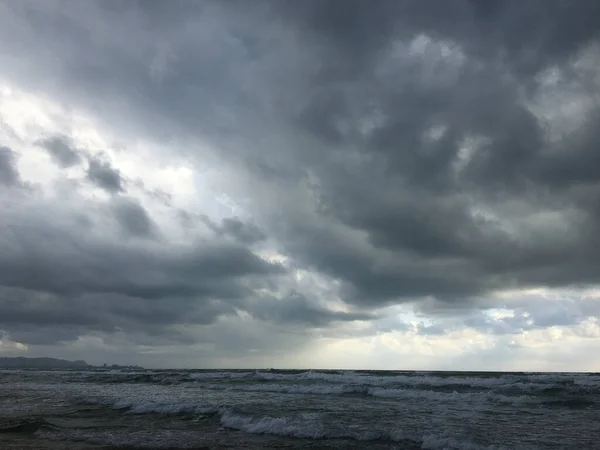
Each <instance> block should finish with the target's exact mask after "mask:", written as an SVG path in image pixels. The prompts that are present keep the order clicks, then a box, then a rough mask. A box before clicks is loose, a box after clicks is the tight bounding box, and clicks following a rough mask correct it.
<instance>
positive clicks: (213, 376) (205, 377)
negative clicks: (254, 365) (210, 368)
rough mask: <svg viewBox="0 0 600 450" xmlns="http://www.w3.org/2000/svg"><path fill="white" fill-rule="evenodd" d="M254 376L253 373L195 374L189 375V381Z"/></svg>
mask: <svg viewBox="0 0 600 450" xmlns="http://www.w3.org/2000/svg"><path fill="white" fill-rule="evenodd" d="M253 375H254V372H196V373H191V374H190V375H189V378H190V379H191V380H214V379H237V378H247V377H251V376H253Z"/></svg>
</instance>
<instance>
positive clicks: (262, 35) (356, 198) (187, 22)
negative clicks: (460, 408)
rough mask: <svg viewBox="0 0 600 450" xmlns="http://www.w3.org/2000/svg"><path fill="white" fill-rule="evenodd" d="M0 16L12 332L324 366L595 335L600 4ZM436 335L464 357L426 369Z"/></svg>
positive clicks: (438, 1)
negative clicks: (347, 355) (447, 355)
mask: <svg viewBox="0 0 600 450" xmlns="http://www.w3.org/2000/svg"><path fill="white" fill-rule="evenodd" d="M0 17H2V19H0V42H2V44H0V66H1V67H3V68H4V69H2V71H0V83H1V84H2V91H0V92H1V94H2V97H1V101H2V105H1V106H0V132H1V133H0V137H1V138H2V141H0V146H1V148H0V198H1V200H2V202H3V211H4V213H3V214H2V217H1V218H0V230H1V232H0V250H1V251H0V313H1V314H0V330H3V331H4V332H5V333H6V335H7V336H8V338H6V339H5V340H6V341H7V342H8V340H9V339H10V341H11V342H18V343H22V344H26V345H29V346H31V348H32V349H38V351H39V352H50V351H56V350H57V349H59V350H60V351H63V352H77V351H80V352H86V351H88V352H92V353H93V351H96V352H102V351H109V350H107V349H109V348H112V347H111V345H112V344H109V343H110V342H113V341H114V340H115V339H117V340H119V339H120V340H121V341H122V342H123V343H124V344H123V346H125V347H127V348H128V350H127V351H125V350H121V353H119V352H118V351H116V350H115V351H113V350H110V352H113V353H110V354H111V355H112V357H114V358H123V359H125V358H127V357H133V356H132V355H134V354H136V352H138V353H137V356H136V358H138V360H140V361H142V360H143V361H147V360H146V359H144V358H145V357H143V356H140V353H139V352H141V351H142V350H143V351H148V352H155V354H156V355H161V349H165V348H167V347H168V346H170V345H180V347H179V348H180V350H181V355H180V356H179V357H180V358H181V359H180V360H179V361H180V362H178V360H170V359H169V360H168V359H164V358H165V357H164V355H163V356H156V358H157V359H156V360H154V361H151V364H158V365H160V364H169V363H170V364H180V363H181V361H184V360H186V359H187V358H188V356H186V355H189V354H191V353H192V352H199V351H200V350H199V349H200V347H201V346H202V345H208V347H202V348H204V350H202V351H204V352H205V353H203V354H202V355H203V357H209V358H210V361H211V362H210V363H207V364H209V365H210V364H214V365H218V364H234V365H235V364H238V365H244V364H263V363H264V362H265V361H268V362H269V363H270V364H268V365H277V362H280V363H281V364H289V365H294V361H296V365H298V364H300V365H304V364H317V365H318V364H320V363H322V362H324V361H328V359H327V358H329V356H327V355H333V354H338V353H339V352H343V350H341V349H342V348H343V346H344V345H346V344H347V343H349V342H354V340H356V339H359V340H361V341H360V342H361V343H362V345H367V344H365V343H366V342H373V341H372V339H379V340H378V341H377V344H373V345H375V347H372V346H371V347H370V348H371V350H368V351H367V350H365V351H366V353H365V355H364V356H363V357H362V358H363V359H362V360H360V361H356V363H354V362H352V361H350V360H348V359H344V358H341V359H339V363H340V364H346V365H348V364H351V365H360V364H365V365H370V366H373V367H380V366H382V365H385V364H384V361H385V360H386V358H387V357H386V356H385V355H387V354H388V352H389V351H392V352H394V351H396V352H397V355H403V357H406V355H409V356H410V355H412V356H413V357H414V358H415V359H414V361H415V363H414V364H415V365H419V364H420V365H421V366H423V365H426V366H428V367H429V366H431V367H435V366H436V364H437V366H439V367H442V366H444V367H449V366H452V367H458V366H460V364H461V362H460V361H464V363H463V364H464V365H465V366H467V365H469V364H472V363H471V362H469V361H470V359H469V358H476V355H478V354H482V355H483V354H484V353H485V354H487V353H486V352H491V353H490V354H491V355H492V356H491V357H490V358H492V359H493V355H496V356H497V364H498V366H499V367H507V366H506V364H508V363H507V361H509V360H510V359H511V358H513V357H514V358H517V359H518V358H526V357H529V356H524V355H525V354H526V353H524V352H525V350H523V349H526V348H529V347H528V345H529V344H527V342H534V341H535V339H538V338H537V337H535V336H537V335H535V333H544V332H548V333H554V332H555V331H556V330H560V333H563V334H562V336H563V338H564V339H563V338H561V339H562V340H561V339H558V340H557V339H546V340H544V339H545V338H543V336H542V335H540V336H542V337H539V339H541V342H545V344H544V345H558V346H560V345H563V344H564V345H567V344H565V342H566V340H567V338H566V337H564V336H567V335H568V336H571V337H573V339H580V341H581V343H582V344H581V345H582V346H584V347H585V346H586V345H588V344H589V343H590V342H591V343H592V344H593V345H596V342H597V340H596V339H595V338H597V330H598V320H597V317H598V315H597V309H595V308H593V307H591V306H590V305H593V300H589V299H590V298H595V297H594V295H595V294H593V292H595V291H594V289H595V287H596V286H597V284H598V282H599V281H600V270H599V269H600V258H599V257H598V255H597V252H596V251H595V248H597V247H598V245H600V239H599V238H598V236H597V233H596V232H595V231H596V230H597V229H599V228H600V208H599V207H598V199H599V198H600V171H599V169H598V167H600V156H598V155H600V153H598V149H597V147H598V144H599V143H600V133H599V132H598V127H597V126H596V123H597V121H598V120H597V118H598V116H599V111H600V109H598V104H599V103H598V100H599V98H598V92H600V91H599V90H598V88H599V87H600V72H599V70H598V67H597V64H596V63H595V61H597V60H598V58H599V57H600V31H599V30H600V6H598V5H596V3H594V2H591V1H584V0H581V1H570V2H567V1H562V0H547V1H541V0H527V1H519V2H517V1H512V0H510V1H506V0H505V1H488V2H485V4H483V3H482V4H480V3H479V2H474V1H468V0H460V1H456V2H452V3H451V4H450V3H449V2H445V1H442V0H427V1H412V0H407V1H401V2H400V1H387V0H378V1H376V2H369V3H368V4H367V2H363V1H354V0H343V1H342V0H339V1H336V0H331V1H326V2H323V1H317V0H314V1H313V0H308V1H303V2H275V1H269V0H265V1H258V2H253V3H252V4H251V5H250V4H249V3H248V4H247V3H245V2H229V3H222V2H213V1H205V2H200V3H188V2H169V3H168V5H167V4H165V3H163V2H154V1H148V2H135V3H127V4H117V3H106V2H84V3H82V2H75V1H68V2H54V1H48V2H43V3H40V2H33V1H23V2H2V3H0ZM42 69H43V70H42ZM531 292H536V293H537V294H536V295H530V294H524V293H531ZM584 292H585V293H586V294H585V295H584V294H583V293H584ZM553 296H559V297H560V298H559V299H558V300H555V301H554V300H552V301H551V300H549V298H553ZM519 299H520V300H519ZM523 299H526V301H525V300H523ZM553 301H554V303H552V302H553ZM519 302H521V303H519ZM523 302H524V303H523ZM556 305H560V307H558V306H556ZM553 308H556V309H553ZM499 311H500V312H499ZM502 311H503V312H502ZM548 311H552V312H548ZM233 330H236V331H235V333H234V331H233ZM552 330H554V331H552ZM582 330H583V331H582ZM265 333H270V334H271V335H273V336H275V335H276V336H278V337H279V338H278V339H280V340H279V344H280V345H279V344H278V345H274V344H273V343H269V338H268V337H265V336H266V334H265ZM456 333H459V334H460V333H463V334H461V335H458V334H456ZM464 333H472V335H471V336H470V337H469V336H467V335H465V334H464ZM263 334H264V336H263ZM234 335H235V336H236V337H235V339H232V338H231V337H232V336H234ZM533 335H535V336H534V337H531V336H533ZM243 336H247V337H246V338H245V337H243ZM382 336H385V337H386V339H388V338H389V339H395V340H396V341H394V342H396V344H390V342H392V341H389V339H388V341H385V340H382V339H383V337H382ZM473 336H478V337H477V338H474V337H473ZM86 339H87V340H86ZM90 339H96V340H97V341H93V342H100V344H98V345H96V344H91V343H90V342H92V341H90ZM474 339H475V340H477V339H479V340H480V341H481V342H487V344H485V345H484V344H482V345H483V347H481V348H480V347H477V348H472V349H470V350H464V351H460V349H459V348H460V346H461V345H463V347H464V345H465V343H466V342H473V340H474ZM528 339H529V340H528ZM569 339H570V338H569ZM271 340H272V339H271ZM370 340H371V341H370ZM121 341H119V342H121ZM554 341H557V342H556V343H554V344H552V342H554ZM580 341H577V342H580ZM86 342H87V344H86ZM344 342H345V343H346V344H344ZM386 342H387V343H386ZM402 342H405V343H408V342H410V343H411V344H410V345H409V344H406V345H408V346H409V350H402V349H401V348H402V345H404V344H401V343H402ZM424 342H427V344H424ZM535 342H537V341H535ZM78 343H79V344H78ZM452 343H454V344H452ZM461 343H462V344H461ZM42 344H43V345H42ZM44 345H46V346H48V347H47V348H46V347H44ZM78 345H80V346H81V347H77V346H78ZM86 345H87V346H88V347H89V346H90V345H91V346H92V347H93V348H92V347H89V348H88V347H86ZM94 345H95V347H94ZM114 345H115V346H116V345H117V344H114ZM369 345H371V344H369ZM427 345H428V346H430V348H432V347H436V348H438V350H436V351H437V352H441V353H440V355H441V354H443V352H444V351H447V350H443V349H444V348H446V349H447V348H450V347H452V345H455V347H456V348H457V349H458V350H456V358H458V359H457V360H456V361H458V362H448V361H444V360H443V359H442V358H441V356H439V358H438V356H436V355H437V353H436V352H434V354H432V360H431V361H432V362H430V361H429V360H427V361H424V360H423V359H422V358H421V356H422V353H423V352H424V351H425V350H424V348H425V347H427ZM531 345H533V344H531ZM536 345H537V344H536ZM590 345H591V344H590ZM197 346H200V347H197ZM210 346H212V347H210ZM389 346H391V347H389ZM424 346H425V347H424ZM448 346H450V347H448ZM13 347H14V346H13ZM13 347H11V348H13ZM367 347H368V346H367ZM367 347H365V348H367ZM388 347H389V348H391V349H392V350H389V349H388ZM484 347H485V348H484ZM6 348H8V344H7V346H6ZM77 348H80V350H77ZM86 348H87V350H86ZM186 348H187V349H188V350H186ZM452 348H454V347H452ZM464 348H466V347H464ZM557 348H558V347H557ZM1 349H2V347H1V346H0V350H1ZM209 349H212V350H209ZM327 349H329V350H327ZM394 349H395V350H394ZM288 350H289V352H290V354H291V355H296V360H294V359H293V357H292V356H290V357H289V358H291V359H287V360H286V359H285V358H284V359H282V356H281V354H282V353H281V352H284V353H285V352H286V351H288ZM11 351H12V350H11ZM186 351H187V352H188V353H185V352H186ZM527 351H529V350H527ZM327 352H330V353H327ZM369 352H371V353H373V354H378V355H380V359H379V360H375V361H374V360H372V359H370V357H369V356H366V355H368V354H369ZM402 352H404V353H402ZM482 352H483V353H482ZM510 352H513V353H512V356H510V355H511V353H510ZM542 353H543V352H542V351H541V350H540V354H542ZM196 354H199V353H196ZM98 355H100V353H98ZM103 355H104V354H103ZM253 355H256V356H253ZM307 355H312V356H307ZM315 355H316V356H315ZM318 355H321V356H318ZM420 355H421V356H420ZM507 355H508V356H507ZM140 358H141V359H140ZM161 358H162V359H161ZM227 358H232V359H227ZM236 358H237V359H236ZM244 358H245V359H244ZM253 358H254V359H253ZM319 358H321V359H319ZM460 358H463V359H462V360H461V359H460ZM436 360H437V361H438V362H439V364H438V363H436V362H435V361H436ZM235 361H237V363H236V362H235ZM523 361H526V359H523ZM544 361H545V360H544V359H543V358H541V359H540V362H539V367H545V368H548V367H550V366H545V365H544V364H546V363H545V362H544ZM503 364H504V366H503ZM523 364H525V362H523ZM582 364H584V362H583V360H582ZM511 367H512V366H511ZM581 367H584V366H583V365H582V366H581ZM550 368H552V367H550Z"/></svg>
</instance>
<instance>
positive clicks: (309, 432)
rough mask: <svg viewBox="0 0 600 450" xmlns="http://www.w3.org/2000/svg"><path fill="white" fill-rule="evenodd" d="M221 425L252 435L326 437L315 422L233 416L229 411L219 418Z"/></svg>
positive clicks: (321, 428)
mask: <svg viewBox="0 0 600 450" xmlns="http://www.w3.org/2000/svg"><path fill="white" fill-rule="evenodd" d="M221 424H222V425H223V426H225V427H227V428H233V429H236V430H241V431H245V432H247V433H252V434H272V435H277V436H288V437H296V438H311V439H319V438H323V437H326V433H325V431H324V430H323V427H322V425H321V424H319V423H318V422H316V421H312V420H311V421H305V422H304V423H302V422H299V423H294V421H293V420H291V419H288V418H283V417H262V418H260V419H256V418H253V417H247V416H241V415H237V414H233V413H232V412H230V411H227V412H225V413H224V414H223V415H222V416H221Z"/></svg>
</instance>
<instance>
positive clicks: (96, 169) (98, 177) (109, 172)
mask: <svg viewBox="0 0 600 450" xmlns="http://www.w3.org/2000/svg"><path fill="white" fill-rule="evenodd" d="M87 177H88V180H90V181H91V182H92V183H94V184H95V185H96V186H98V187H99V188H101V189H104V190H105V191H106V192H108V193H110V194H116V193H119V192H123V191H124V190H125V189H124V187H123V177H122V176H121V173H120V172H119V170H117V169H115V168H113V167H111V165H110V164H109V163H108V162H105V161H100V160H98V159H95V158H92V159H90V161H89V166H88V170H87Z"/></svg>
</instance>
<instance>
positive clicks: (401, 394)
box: [367, 388, 535, 404]
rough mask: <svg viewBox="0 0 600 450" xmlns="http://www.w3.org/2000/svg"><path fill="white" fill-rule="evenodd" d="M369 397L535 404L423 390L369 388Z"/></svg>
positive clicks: (525, 398)
mask: <svg viewBox="0 0 600 450" xmlns="http://www.w3.org/2000/svg"><path fill="white" fill-rule="evenodd" d="M367 393H368V394H369V395H372V396H374V397H387V398H398V399H417V400H421V399H427V400H434V401H460V402H463V401H468V402H471V403H485V402H497V403H510V404H522V403H527V402H535V399H534V398H532V397H528V396H526V395H521V396H508V395H500V394H494V393H492V392H456V391H454V392H437V391H424V390H413V389H382V388H371V389H369V390H368V392H367Z"/></svg>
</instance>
